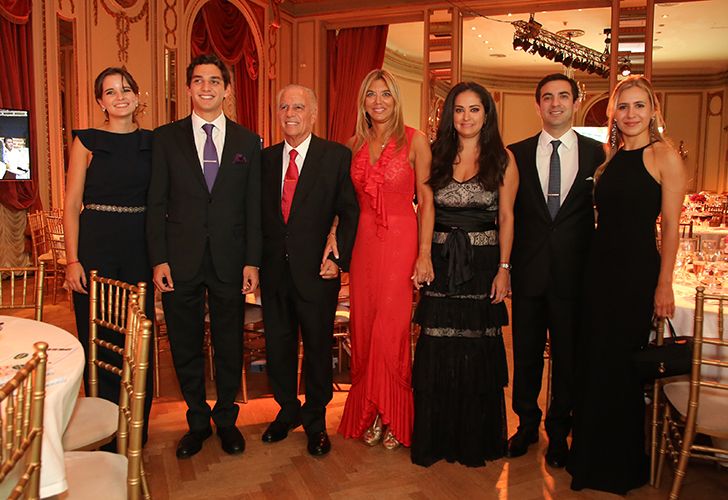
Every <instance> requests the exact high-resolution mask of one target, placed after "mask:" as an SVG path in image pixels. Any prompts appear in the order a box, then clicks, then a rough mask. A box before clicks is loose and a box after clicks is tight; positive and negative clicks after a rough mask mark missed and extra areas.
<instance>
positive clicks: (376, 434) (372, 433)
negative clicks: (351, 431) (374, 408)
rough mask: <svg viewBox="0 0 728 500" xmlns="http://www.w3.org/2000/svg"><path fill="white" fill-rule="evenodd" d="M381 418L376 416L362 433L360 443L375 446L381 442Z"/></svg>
mask: <svg viewBox="0 0 728 500" xmlns="http://www.w3.org/2000/svg"><path fill="white" fill-rule="evenodd" d="M382 430H383V429H382V418H381V417H380V416H379V415H377V417H376V418H375V419H374V422H372V425H371V426H370V427H369V428H368V429H367V430H365V431H364V435H363V436H362V441H364V443H365V444H366V445H368V446H375V445H376V444H377V443H379V441H381V440H382Z"/></svg>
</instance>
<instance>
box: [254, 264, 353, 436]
mask: <svg viewBox="0 0 728 500" xmlns="http://www.w3.org/2000/svg"><path fill="white" fill-rule="evenodd" d="M314 279H321V278H319V277H318V276H316V278H314ZM337 285H338V280H335V281H334V282H332V283H331V286H329V287H326V291H325V293H324V294H323V296H309V295H304V294H302V293H300V292H299V291H298V290H297V289H296V287H295V285H294V284H293V281H292V279H291V277H290V274H289V273H288V272H284V277H283V279H282V280H281V283H280V284H279V286H278V288H276V289H272V290H271V289H267V288H265V287H264V288H263V290H262V301H263V321H264V323H265V350H266V359H267V362H266V370H267V371H268V380H269V382H270V384H271V388H272V389H273V396H274V398H275V400H276V402H277V403H278V404H279V405H280V407H281V409H280V411H279V412H278V415H277V416H276V420H279V421H282V422H287V423H291V422H294V421H296V420H298V419H299V418H300V419H301V420H302V421H303V427H304V429H305V430H306V432H307V433H313V432H322V431H325V430H326V405H327V404H328V403H329V401H331V398H332V397H333V388H332V384H333V370H332V356H331V349H332V347H333V332H334V315H335V314H336V303H337V298H338V286H337ZM299 328H300V331H301V338H302V339H303V368H304V372H305V375H306V403H305V404H304V405H303V406H301V402H300V401H299V399H298V394H297V390H296V378H297V365H298V332H299Z"/></svg>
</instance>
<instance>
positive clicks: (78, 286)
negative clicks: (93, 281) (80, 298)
mask: <svg viewBox="0 0 728 500" xmlns="http://www.w3.org/2000/svg"><path fill="white" fill-rule="evenodd" d="M65 284H66V287H67V288H70V289H71V290H73V291H74V292H78V293H88V292H87V291H86V272H85V271H84V269H83V266H82V265H81V263H80V262H79V261H76V262H74V263H72V264H69V265H66V283H65Z"/></svg>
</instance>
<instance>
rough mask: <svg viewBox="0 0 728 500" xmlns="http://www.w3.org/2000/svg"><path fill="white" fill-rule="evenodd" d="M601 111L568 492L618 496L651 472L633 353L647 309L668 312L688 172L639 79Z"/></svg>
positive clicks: (645, 327)
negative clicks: (603, 131)
mask: <svg viewBox="0 0 728 500" xmlns="http://www.w3.org/2000/svg"><path fill="white" fill-rule="evenodd" d="M608 110H609V125H610V143H609V145H608V149H607V160H606V162H605V164H604V165H602V166H601V167H599V168H598V169H597V172H596V175H595V178H596V186H595V190H594V198H595V202H596V207H597V211H598V224H597V230H596V232H595V236H594V241H593V244H592V246H591V252H590V255H589V260H588V264H587V274H586V287H585V311H584V312H585V328H584V329H583V338H582V340H581V345H580V347H579V348H578V351H577V352H578V354H579V358H578V361H579V363H580V368H579V372H578V373H579V376H578V378H577V380H578V384H580V387H579V390H578V391H577V401H576V406H575V410H574V427H573V431H572V432H573V441H572V446H571V453H570V456H569V463H568V465H567V470H568V471H569V472H570V473H571V475H572V483H571V487H572V488H573V489H575V490H580V489H582V488H592V489H598V490H603V491H609V492H612V493H617V494H625V493H626V492H627V491H629V490H631V489H633V488H638V487H639V486H642V485H643V484H645V483H646V482H647V480H648V476H649V474H648V468H649V462H648V457H647V455H646V453H645V432H644V418H645V405H644V394H643V386H642V383H641V382H640V380H639V378H638V377H637V375H636V373H635V372H634V370H633V367H632V362H631V359H632V353H633V352H634V351H636V350H638V349H640V347H641V346H644V345H645V344H646V343H647V341H648V337H649V331H650V324H651V322H652V317H653V315H654V316H657V317H670V316H672V314H673V313H674V311H675V301H674V297H673V292H672V272H673V267H674V264H675V255H676V253H677V247H678V241H679V237H678V227H679V219H680V210H681V207H682V201H683V196H684V193H685V184H686V172H685V168H684V166H683V164H682V162H681V160H680V158H679V156H678V155H677V153H676V152H675V150H674V149H673V148H672V147H671V146H670V145H669V144H668V143H667V142H665V139H664V137H663V136H662V133H661V131H660V127H661V126H662V123H663V122H662V118H661V116H660V112H659V106H658V103H657V100H656V98H655V94H654V92H653V90H652V86H651V85H650V83H649V82H648V81H647V80H646V79H645V78H644V77H641V76H633V77H630V78H627V79H625V80H622V82H620V84H619V85H617V87H616V88H615V89H614V92H613V93H612V96H611V98H610V100H609V106H608ZM660 213H662V219H661V220H662V222H661V225H662V228H661V233H662V246H661V251H660V253H658V250H657V246H656V242H655V220H656V219H657V216H658V215H659V214H660Z"/></svg>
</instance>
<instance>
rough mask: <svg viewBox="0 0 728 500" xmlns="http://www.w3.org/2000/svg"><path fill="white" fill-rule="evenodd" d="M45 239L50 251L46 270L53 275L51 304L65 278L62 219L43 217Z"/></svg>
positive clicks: (49, 216) (64, 245) (55, 216)
mask: <svg viewBox="0 0 728 500" xmlns="http://www.w3.org/2000/svg"><path fill="white" fill-rule="evenodd" d="M45 231H46V235H45V239H46V242H47V243H48V246H49V248H50V250H51V256H52V259H51V262H50V264H49V266H48V270H50V271H51V272H52V275H53V299H52V300H53V303H54V304H55V303H56V294H57V293H58V287H59V286H60V285H62V284H63V281H64V279H65V277H66V243H65V238H64V234H63V218H62V217H61V216H60V215H50V214H46V215H45Z"/></svg>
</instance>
